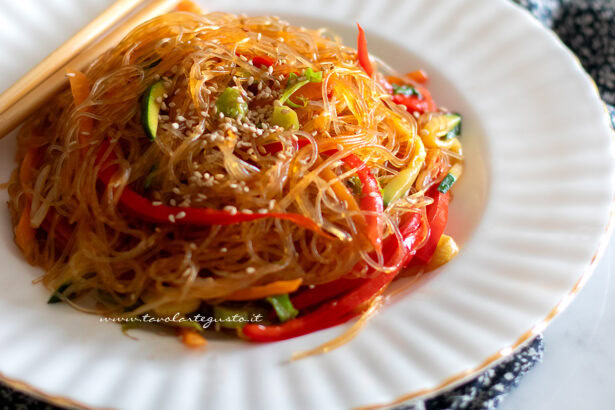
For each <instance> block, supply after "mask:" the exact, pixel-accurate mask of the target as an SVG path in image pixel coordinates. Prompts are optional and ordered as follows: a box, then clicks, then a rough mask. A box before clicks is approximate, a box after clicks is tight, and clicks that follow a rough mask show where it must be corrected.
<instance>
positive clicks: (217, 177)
mask: <svg viewBox="0 0 615 410" xmlns="http://www.w3.org/2000/svg"><path fill="white" fill-rule="evenodd" d="M215 178H216V179H218V180H220V179H224V174H216V176H215Z"/></svg>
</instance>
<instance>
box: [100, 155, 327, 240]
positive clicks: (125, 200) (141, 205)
mask: <svg viewBox="0 0 615 410" xmlns="http://www.w3.org/2000/svg"><path fill="white" fill-rule="evenodd" d="M116 171H117V167H115V166H111V167H107V168H105V169H104V170H102V171H101V172H100V173H99V174H98V177H99V178H100V180H101V181H102V182H103V183H105V185H109V183H110V182H111V178H112V177H113V174H115V172H116ZM119 202H120V204H121V205H122V206H123V207H124V208H125V209H126V210H128V211H130V212H131V213H132V214H134V215H136V216H138V217H139V218H140V219H143V220H146V221H149V222H156V223H165V224H166V223H169V222H172V221H171V220H174V222H175V223H176V224H178V225H191V226H208V225H231V224H236V223H239V222H248V221H254V220H256V219H263V218H277V219H284V220H287V221H291V222H293V223H295V224H297V225H299V226H302V227H304V228H306V229H310V230H312V231H315V232H317V233H320V234H323V235H324V232H323V231H322V229H321V228H320V227H319V226H318V225H317V224H316V223H315V222H314V221H312V220H311V219H309V218H307V217H305V216H303V215H299V214H291V213H277V212H268V213H264V214H259V213H253V214H248V213H242V212H238V213H236V214H234V215H233V214H231V213H230V212H227V211H219V210H215V209H209V208H188V207H178V206H167V205H158V206H155V205H152V202H151V201H150V200H149V199H147V198H145V197H143V196H141V195H139V194H137V193H136V192H134V191H133V190H132V189H130V188H129V187H125V188H124V190H123V191H122V195H121V196H120V200H119Z"/></svg>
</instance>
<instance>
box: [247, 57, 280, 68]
mask: <svg viewBox="0 0 615 410" xmlns="http://www.w3.org/2000/svg"><path fill="white" fill-rule="evenodd" d="M252 64H253V65H254V66H256V67H263V66H264V67H271V66H272V65H274V64H275V60H274V59H273V57H269V56H256V57H253V58H252Z"/></svg>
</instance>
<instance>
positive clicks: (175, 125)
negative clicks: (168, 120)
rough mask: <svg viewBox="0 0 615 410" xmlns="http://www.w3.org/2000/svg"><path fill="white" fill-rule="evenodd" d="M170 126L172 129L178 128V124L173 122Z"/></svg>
mask: <svg viewBox="0 0 615 410" xmlns="http://www.w3.org/2000/svg"><path fill="white" fill-rule="evenodd" d="M171 127H173V128H174V129H176V130H177V129H179V124H178V123H176V122H174V123H173V124H171Z"/></svg>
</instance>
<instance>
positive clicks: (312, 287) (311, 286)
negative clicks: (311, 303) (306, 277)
mask: <svg viewBox="0 0 615 410" xmlns="http://www.w3.org/2000/svg"><path fill="white" fill-rule="evenodd" d="M315 287H316V285H310V286H308V288H310V289H314V288H315Z"/></svg>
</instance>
